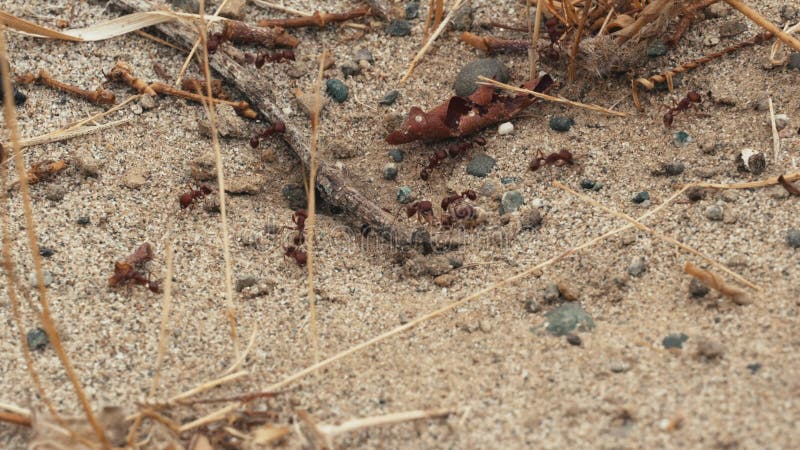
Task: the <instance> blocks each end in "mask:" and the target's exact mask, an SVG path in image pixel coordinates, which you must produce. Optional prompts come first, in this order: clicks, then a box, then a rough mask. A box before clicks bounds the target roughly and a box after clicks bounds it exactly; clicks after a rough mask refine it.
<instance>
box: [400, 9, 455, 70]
mask: <svg viewBox="0 0 800 450" xmlns="http://www.w3.org/2000/svg"><path fill="white" fill-rule="evenodd" d="M464 1H465V0H456V3H455V4H454V5H453V7H452V8H451V9H450V12H448V13H447V17H445V18H444V20H442V23H440V24H439V26H438V27H437V28H436V31H434V32H433V34H432V35H431V36H430V37H429V38H428V39H427V40H426V41H425V45H423V46H422V48H421V49H419V51H418V52H417V54H416V55H414V59H412V60H411V64H409V66H408V70H406V73H405V75H403V78H401V79H400V83H401V84H402V83H405V81H406V80H407V79H408V77H410V76H411V73H412V72H413V71H414V69H415V68H416V67H417V64H419V61H420V60H421V59H422V57H423V56H425V54H426V53H427V52H428V50H429V49H430V48H431V45H432V44H433V42H434V41H436V38H438V37H439V35H440V34H442V32H443V31H444V29H445V28H447V24H448V23H450V21H451V20H453V17H455V15H456V13H457V12H458V10H459V9H460V8H461V7H462V6H463V5H464Z"/></svg>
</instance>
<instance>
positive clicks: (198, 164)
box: [189, 152, 217, 181]
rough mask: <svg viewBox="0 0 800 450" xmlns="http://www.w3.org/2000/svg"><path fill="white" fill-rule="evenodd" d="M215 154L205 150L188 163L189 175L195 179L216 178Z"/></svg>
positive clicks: (209, 179) (207, 179)
mask: <svg viewBox="0 0 800 450" xmlns="http://www.w3.org/2000/svg"><path fill="white" fill-rule="evenodd" d="M216 161H217V159H216V156H214V153H213V152H205V153H203V154H201V155H200V156H198V157H197V158H195V159H193V160H192V162H191V163H190V164H189V175H191V177H192V178H194V179H195V180H197V181H211V180H215V179H216V178H217V166H216Z"/></svg>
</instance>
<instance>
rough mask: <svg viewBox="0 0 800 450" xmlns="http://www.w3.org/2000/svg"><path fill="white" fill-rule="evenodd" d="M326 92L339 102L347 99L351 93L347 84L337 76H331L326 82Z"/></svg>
mask: <svg viewBox="0 0 800 450" xmlns="http://www.w3.org/2000/svg"><path fill="white" fill-rule="evenodd" d="M325 92H326V93H327V94H328V95H329V96H330V97H331V98H332V99H333V100H334V101H336V102H338V103H342V102H344V101H345V100H347V96H348V94H349V91H348V89H347V86H346V85H345V84H344V83H342V81H341V80H337V79H336V78H331V79H330V80H327V81H326V82H325Z"/></svg>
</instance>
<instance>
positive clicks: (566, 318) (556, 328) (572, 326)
mask: <svg viewBox="0 0 800 450" xmlns="http://www.w3.org/2000/svg"><path fill="white" fill-rule="evenodd" d="M546 317H547V324H546V326H545V329H546V330H547V331H548V332H549V333H551V334H553V335H555V336H565V335H567V334H569V333H572V332H573V331H574V330H576V329H577V330H578V331H591V330H593V329H594V320H592V317H591V316H590V315H589V314H588V313H586V311H584V310H583V308H581V305H579V304H578V303H573V302H568V303H564V304H563V305H561V306H559V307H558V308H556V309H554V310H552V311H550V312H548V313H547V314H546Z"/></svg>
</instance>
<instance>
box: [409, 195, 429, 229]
mask: <svg viewBox="0 0 800 450" xmlns="http://www.w3.org/2000/svg"><path fill="white" fill-rule="evenodd" d="M406 215H407V216H408V217H409V218H411V217H414V216H415V215H416V216H417V218H418V219H419V221H420V222H422V221H423V220H424V221H425V222H427V223H428V225H431V226H434V225H436V216H435V215H433V203H431V202H429V201H428V200H422V201H418V202H414V203H412V204H410V205H408V206H407V207H406Z"/></svg>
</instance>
